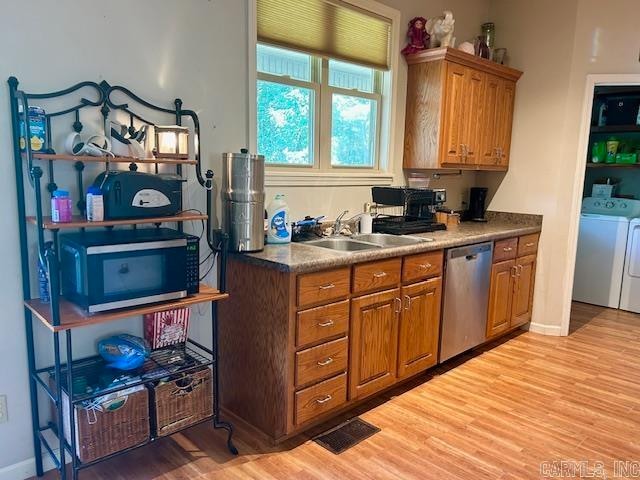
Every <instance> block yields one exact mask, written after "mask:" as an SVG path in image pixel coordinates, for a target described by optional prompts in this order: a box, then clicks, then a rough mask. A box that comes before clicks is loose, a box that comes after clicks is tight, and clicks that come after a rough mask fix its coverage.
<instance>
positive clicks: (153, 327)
mask: <svg viewBox="0 0 640 480" xmlns="http://www.w3.org/2000/svg"><path fill="white" fill-rule="evenodd" d="M190 314H191V309H189V308H178V309H175V310H167V311H164V312H156V313H148V314H146V315H145V316H144V338H145V339H146V340H147V341H148V342H149V344H150V345H151V348H152V349H154V350H155V349H157V348H163V347H168V346H169V345H175V344H177V343H184V342H186V341H187V335H188V332H189V316H190Z"/></svg>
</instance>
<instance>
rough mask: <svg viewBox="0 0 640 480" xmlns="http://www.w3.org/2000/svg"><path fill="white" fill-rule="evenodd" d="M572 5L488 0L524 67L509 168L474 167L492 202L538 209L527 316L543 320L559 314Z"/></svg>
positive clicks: (500, 37)
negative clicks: (537, 252) (488, 169)
mask: <svg viewBox="0 0 640 480" xmlns="http://www.w3.org/2000/svg"><path fill="white" fill-rule="evenodd" d="M575 13H576V0H566V1H563V2H557V1H554V0H539V1H537V2H529V1H527V0H493V1H492V3H491V18H492V20H493V21H494V22H495V24H496V32H497V33H496V38H497V41H498V43H500V44H501V45H504V46H506V47H507V48H508V51H509V57H510V65H511V66H513V67H515V68H518V69H520V70H522V71H524V75H523V76H522V77H521V79H520V81H519V82H518V87H517V90H516V103H515V112H514V122H513V136H512V144H511V159H510V164H509V171H508V172H507V173H506V175H498V176H495V175H491V174H488V173H483V174H479V177H480V180H479V181H480V183H486V184H488V185H490V186H491V187H492V188H491V190H492V194H494V196H493V200H492V201H491V202H490V205H489V208H491V209H492V210H504V211H513V212H522V213H537V214H543V215H544V224H543V229H542V239H541V244H540V255H539V260H538V273H537V278H536V294H535V300H534V302H535V303H534V318H533V323H540V324H545V325H548V324H553V322H554V320H555V318H557V317H558V315H557V312H558V311H559V308H560V307H559V306H560V304H561V290H562V288H561V279H560V278H558V275H557V271H556V270H554V265H558V264H559V263H561V262H562V260H563V258H564V256H565V255H566V246H567V241H566V236H567V230H566V217H565V215H566V213H565V212H566V204H564V208H563V202H562V199H561V198H560V192H561V190H562V189H563V182H564V181H565V180H566V178H567V176H568V175H569V176H573V172H571V171H569V170H570V168H569V166H568V165H569V164H570V163H571V161H570V160H569V159H567V158H565V157H563V148H564V142H565V131H566V117H567V110H568V98H567V94H568V90H569V79H570V76H571V55H572V51H573V35H574V29H575V26H574V24H575ZM542 26H544V27H542ZM500 180H502V182H501V183H499V182H500ZM498 185H499V186H498ZM554 312H555V313H556V314H555V315H554Z"/></svg>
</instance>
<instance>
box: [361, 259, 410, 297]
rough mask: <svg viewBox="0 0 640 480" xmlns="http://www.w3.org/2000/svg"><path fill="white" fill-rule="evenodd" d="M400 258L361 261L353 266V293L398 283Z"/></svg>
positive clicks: (383, 287) (385, 287)
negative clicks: (368, 261) (361, 262)
mask: <svg viewBox="0 0 640 480" xmlns="http://www.w3.org/2000/svg"><path fill="white" fill-rule="evenodd" d="M401 266H402V259H401V258H392V259H390V260H381V261H379V262H371V263H363V264H361V265H356V266H355V267H353V293H368V292H375V291H377V290H384V289H387V288H390V287H394V286H396V285H398V283H400V271H401Z"/></svg>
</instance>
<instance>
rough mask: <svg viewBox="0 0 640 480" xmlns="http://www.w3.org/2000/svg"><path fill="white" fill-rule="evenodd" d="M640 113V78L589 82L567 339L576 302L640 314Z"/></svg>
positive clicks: (581, 143)
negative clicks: (633, 234) (633, 236)
mask: <svg viewBox="0 0 640 480" xmlns="http://www.w3.org/2000/svg"><path fill="white" fill-rule="evenodd" d="M639 114H640V76H639V75H589V76H588V77H587V85H586V89H585V96H584V104H583V112H582V121H581V132H580V141H579V148H578V157H579V158H578V162H577V165H578V169H577V171H576V176H575V182H574V189H573V191H574V199H573V204H572V208H571V216H570V223H571V224H570V237H569V239H570V246H571V253H570V255H568V259H567V266H566V268H567V275H565V279H566V280H567V284H566V285H565V286H566V287H567V288H565V292H566V299H565V304H564V311H563V322H562V334H564V335H566V334H568V333H570V332H571V331H572V330H574V329H573V328H571V311H572V305H573V306H574V307H575V308H578V309H579V308H580V305H581V304H573V301H574V300H577V301H580V302H583V304H584V305H596V307H597V308H610V309H615V310H617V309H620V308H623V309H625V310H631V311H637V312H640V301H639V304H638V305H637V306H635V305H634V304H633V302H632V301H630V298H631V297H634V295H633V294H632V292H637V294H636V295H635V297H636V298H640V272H638V273H639V275H638V282H637V283H636V282H635V281H633V278H632V277H629V275H628V274H629V272H631V273H634V271H633V270H634V268H631V267H633V262H636V261H637V262H638V264H639V265H638V268H637V269H638V270H640V221H638V222H636V223H637V227H636V226H635V224H634V222H633V218H637V217H640V115H639ZM636 190H637V191H636ZM632 226H633V227H634V228H632ZM636 231H637V233H638V235H637V236H638V241H637V242H636V243H635V244H634V243H633V242H631V245H632V247H633V245H637V247H638V248H637V250H638V251H639V253H638V257H637V259H636V257H635V256H634V255H633V252H634V251H635V248H631V250H630V251H629V248H628V246H629V245H630V242H629V241H628V240H629V232H636ZM630 262H631V263H630ZM623 285H624V288H623ZM623 291H625V292H626V293H625V294H623ZM621 301H622V303H621ZM597 308H596V310H597ZM594 311H595V310H594ZM574 316H575V315H574Z"/></svg>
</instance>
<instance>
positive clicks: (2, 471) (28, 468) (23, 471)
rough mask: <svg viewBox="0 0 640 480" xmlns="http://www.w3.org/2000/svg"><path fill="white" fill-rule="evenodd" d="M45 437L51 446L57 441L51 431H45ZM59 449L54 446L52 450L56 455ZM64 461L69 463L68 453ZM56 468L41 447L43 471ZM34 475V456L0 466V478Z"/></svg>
mask: <svg viewBox="0 0 640 480" xmlns="http://www.w3.org/2000/svg"><path fill="white" fill-rule="evenodd" d="M44 436H45V438H46V439H47V440H48V441H49V444H50V445H51V446H53V445H55V442H57V437H56V436H55V435H53V433H51V431H46V432H45V433H44ZM59 451H60V450H59V449H58V448H54V449H53V452H54V453H55V454H56V456H57V455H58V452H59ZM65 460H66V463H71V458H70V457H69V455H66V456H65ZM55 468H56V465H55V464H54V463H53V460H52V459H51V457H50V456H49V453H48V452H47V451H46V450H45V449H44V448H43V449H42V469H43V470H44V471H45V472H48V471H49V470H53V469H55ZM35 475H36V459H35V457H31V458H28V459H26V460H23V461H22V462H18V463H14V464H13V465H8V466H6V467H2V468H0V480H24V479H26V478H31V477H34V476H35Z"/></svg>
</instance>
